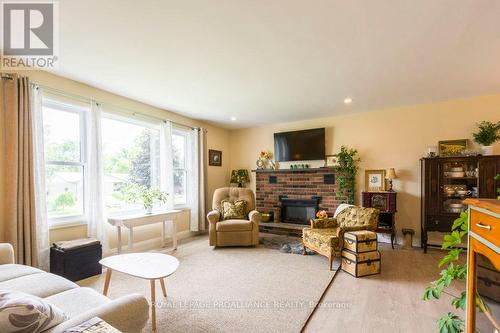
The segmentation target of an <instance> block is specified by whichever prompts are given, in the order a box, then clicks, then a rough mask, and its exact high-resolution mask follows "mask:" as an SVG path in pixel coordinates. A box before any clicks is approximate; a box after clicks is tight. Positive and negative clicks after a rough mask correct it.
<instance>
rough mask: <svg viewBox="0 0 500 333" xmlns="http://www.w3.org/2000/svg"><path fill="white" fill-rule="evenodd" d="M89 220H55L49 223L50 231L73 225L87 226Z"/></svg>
mask: <svg viewBox="0 0 500 333" xmlns="http://www.w3.org/2000/svg"><path fill="white" fill-rule="evenodd" d="M86 225H87V222H85V221H68V222H59V223H57V222H55V223H52V224H49V231H50V230H57V229H65V228H73V227H82V226H86Z"/></svg>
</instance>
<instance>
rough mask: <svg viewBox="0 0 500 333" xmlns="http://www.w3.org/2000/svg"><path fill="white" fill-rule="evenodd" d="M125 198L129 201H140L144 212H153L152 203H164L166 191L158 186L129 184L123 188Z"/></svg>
mask: <svg viewBox="0 0 500 333" xmlns="http://www.w3.org/2000/svg"><path fill="white" fill-rule="evenodd" d="M124 193H125V200H126V201H127V202H129V203H141V204H142V205H143V206H144V210H145V211H146V214H152V213H153V205H154V204H155V203H157V202H161V203H166V202H167V196H168V193H167V192H164V191H160V190H159V189H158V188H155V187H149V186H144V185H139V184H130V185H128V186H127V187H126V188H125V189H124Z"/></svg>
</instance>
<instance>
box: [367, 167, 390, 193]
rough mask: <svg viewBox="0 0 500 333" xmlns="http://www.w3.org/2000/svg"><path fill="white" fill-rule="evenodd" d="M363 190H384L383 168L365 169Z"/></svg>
mask: <svg viewBox="0 0 500 333" xmlns="http://www.w3.org/2000/svg"><path fill="white" fill-rule="evenodd" d="M365 190H366V191H367V192H378V191H385V169H380V170H365Z"/></svg>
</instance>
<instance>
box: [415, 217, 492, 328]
mask: <svg viewBox="0 0 500 333" xmlns="http://www.w3.org/2000/svg"><path fill="white" fill-rule="evenodd" d="M468 220H469V214H468V213H467V212H462V213H461V214H460V217H459V218H457V219H456V220H455V221H454V222H453V226H452V227H451V233H450V234H447V235H445V236H444V242H443V245H442V246H441V248H442V249H443V250H448V253H447V254H446V255H445V256H444V257H443V259H441V261H440V262H439V264H438V266H439V267H443V266H446V268H445V269H443V270H442V271H441V273H440V278H439V279H437V280H436V281H433V282H431V284H430V286H428V287H427V288H425V291H424V295H423V296H422V299H423V300H425V301H427V300H430V299H433V298H434V299H439V298H440V297H441V295H442V294H443V293H447V294H448V295H450V293H449V292H447V291H445V289H446V288H448V287H449V286H450V284H451V283H452V282H453V281H454V280H465V279H466V278H467V265H462V264H460V263H459V259H460V253H462V251H463V250H462V249H461V248H459V247H458V246H459V245H460V244H461V243H462V238H463V237H464V236H466V235H467V232H468V228H469V226H468ZM451 296H453V297H454V298H453V300H452V301H451V305H452V306H453V307H455V309H457V310H458V309H460V310H462V311H464V310H465V305H466V300H467V292H466V291H463V292H462V293H461V294H460V296H458V295H451ZM475 298H476V306H477V307H478V309H479V311H480V312H483V313H484V314H485V315H486V316H487V317H489V318H490V319H493V317H492V315H491V312H490V309H489V308H488V307H487V306H486V304H485V303H484V302H483V300H482V299H481V297H480V296H479V294H476V296H475ZM436 324H437V327H438V331H439V332H440V333H461V332H464V331H465V321H464V320H463V319H462V318H461V317H460V316H459V315H457V314H455V313H453V312H448V313H447V314H445V315H443V316H442V317H441V318H439V319H438V321H437V323H436Z"/></svg>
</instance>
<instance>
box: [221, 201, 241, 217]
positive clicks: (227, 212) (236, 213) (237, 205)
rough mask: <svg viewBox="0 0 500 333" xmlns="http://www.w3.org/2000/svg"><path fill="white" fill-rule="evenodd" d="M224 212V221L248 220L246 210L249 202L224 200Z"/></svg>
mask: <svg viewBox="0 0 500 333" xmlns="http://www.w3.org/2000/svg"><path fill="white" fill-rule="evenodd" d="M220 206H221V210H222V219H223V220H230V219H238V220H241V219H245V218H246V216H245V215H246V214H245V212H246V210H247V202H246V201H245V200H236V201H234V202H233V201H229V200H222V202H221V204H220Z"/></svg>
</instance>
